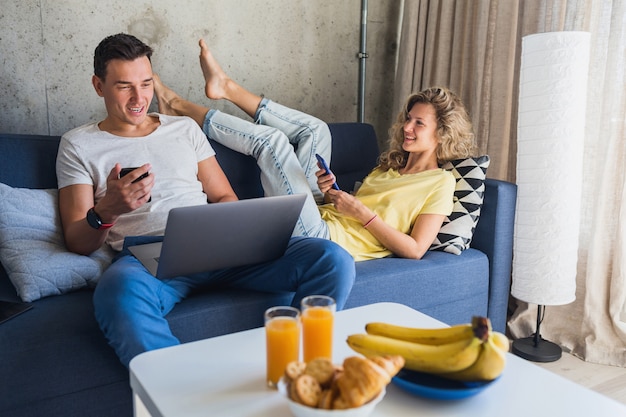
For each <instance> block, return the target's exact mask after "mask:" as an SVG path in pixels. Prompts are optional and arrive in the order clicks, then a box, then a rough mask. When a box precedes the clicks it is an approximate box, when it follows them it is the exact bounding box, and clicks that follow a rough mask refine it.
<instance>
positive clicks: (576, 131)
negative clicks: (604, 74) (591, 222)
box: [511, 32, 590, 305]
mask: <svg viewBox="0 0 626 417" xmlns="http://www.w3.org/2000/svg"><path fill="white" fill-rule="evenodd" d="M589 50H590V34H589V33H587V32H550V33H540V34H535V35H529V36H525V37H524V38H523V39H522V58H521V68H520V90H519V115H518V127H517V186H518V197H517V209H516V219H515V232H514V253H513V255H514V256H513V282H512V287H511V294H512V295H513V296H514V297H515V298H517V299H519V300H522V301H526V302H528V303H532V304H539V305H561V304H567V303H570V302H572V301H574V300H575V298H576V294H575V293H576V266H577V261H578V237H579V229H580V227H579V222H580V209H581V195H582V173H583V171H582V164H583V142H584V137H585V112H586V99H587V75H588V72H589V54H590V52H589Z"/></svg>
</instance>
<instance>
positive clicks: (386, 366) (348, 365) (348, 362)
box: [333, 355, 404, 409]
mask: <svg viewBox="0 0 626 417" xmlns="http://www.w3.org/2000/svg"><path fill="white" fill-rule="evenodd" d="M402 366H404V358H402V357H401V356H395V355H389V356H384V357H376V358H372V359H366V358H363V357H359V356H351V357H348V358H346V359H345V361H344V362H343V369H344V371H343V373H342V374H341V375H340V376H339V377H338V378H337V381H336V384H337V387H338V389H339V397H337V398H336V399H335V401H334V402H333V408H335V409H345V408H352V407H360V406H361V405H363V404H365V403H367V402H368V401H370V400H372V399H373V398H374V397H376V396H377V395H378V394H379V393H380V391H381V390H382V389H383V388H384V387H385V386H386V385H387V384H388V383H389V382H391V378H392V377H393V376H394V375H396V373H398V371H399V370H400V369H401V368H402Z"/></svg>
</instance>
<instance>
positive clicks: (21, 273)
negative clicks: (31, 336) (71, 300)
mask: <svg viewBox="0 0 626 417" xmlns="http://www.w3.org/2000/svg"><path fill="white" fill-rule="evenodd" d="M57 198H58V192H57V190H54V189H48V190H32V189H26V188H13V187H10V186H8V185H6V184H2V183H0V261H1V262H2V265H3V266H4V269H5V270H6V272H7V275H8V276H9V279H10V280H11V282H12V283H13V285H14V286H15V289H16V291H17V294H18V295H19V297H20V298H21V299H22V300H23V301H26V302H31V301H35V300H37V299H39V298H42V297H46V296H50V295H58V294H64V293H68V292H71V291H75V290H78V289H80V288H85V287H93V286H95V283H96V282H97V280H98V278H99V277H100V275H101V273H102V272H103V271H104V269H105V268H106V267H107V266H108V265H109V264H110V263H111V259H112V258H113V252H112V251H111V250H110V249H108V248H107V247H103V248H102V249H100V250H98V251H96V252H95V253H94V254H92V255H91V256H82V255H78V254H75V253H71V252H68V251H67V249H66V248H65V244H64V241H63V234H62V232H61V221H60V217H59V214H58V209H57V207H58V203H57Z"/></svg>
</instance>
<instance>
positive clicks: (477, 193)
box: [430, 155, 489, 255]
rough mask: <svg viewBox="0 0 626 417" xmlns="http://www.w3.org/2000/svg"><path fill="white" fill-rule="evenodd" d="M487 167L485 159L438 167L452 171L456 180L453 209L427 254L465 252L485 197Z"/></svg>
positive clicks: (472, 159)
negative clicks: (430, 252)
mask: <svg viewBox="0 0 626 417" xmlns="http://www.w3.org/2000/svg"><path fill="white" fill-rule="evenodd" d="M488 167H489V156H487V155H483V156H479V157H477V158H467V159H456V160H454V161H450V162H446V163H445V164H443V165H442V168H443V169H446V170H448V171H452V174H453V175H454V178H455V179H456V188H455V190H454V207H453V208H452V213H451V214H450V215H449V216H448V217H446V219H445V220H444V222H443V225H442V226H441V230H440V231H439V234H437V238H436V239H435V241H434V242H433V244H432V245H431V247H430V249H431V250H440V251H444V252H448V253H453V254H455V255H459V254H461V252H463V251H464V250H465V249H467V248H469V246H470V243H471V242H472V236H473V235H474V230H475V229H476V225H477V224H478V219H479V217H480V209H481V207H482V204H483V197H484V194H485V177H486V174H487V168H488Z"/></svg>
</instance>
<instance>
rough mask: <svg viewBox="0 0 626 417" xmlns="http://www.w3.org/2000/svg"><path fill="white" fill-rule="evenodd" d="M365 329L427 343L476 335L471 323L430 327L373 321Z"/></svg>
mask: <svg viewBox="0 0 626 417" xmlns="http://www.w3.org/2000/svg"><path fill="white" fill-rule="evenodd" d="M365 331H366V332H367V333H368V334H375V335H379V336H386V337H391V338H394V339H400V340H406V341H408V342H416V343H423V344H425V345H442V344H446V343H451V342H456V341H458V340H463V339H467V338H469V337H472V336H474V330H473V329H472V324H471V323H467V324H457V325H455V326H452V327H440V328H434V329H429V328H418V327H405V326H398V325H395V324H390V323H381V322H372V323H367V324H366V325H365Z"/></svg>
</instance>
